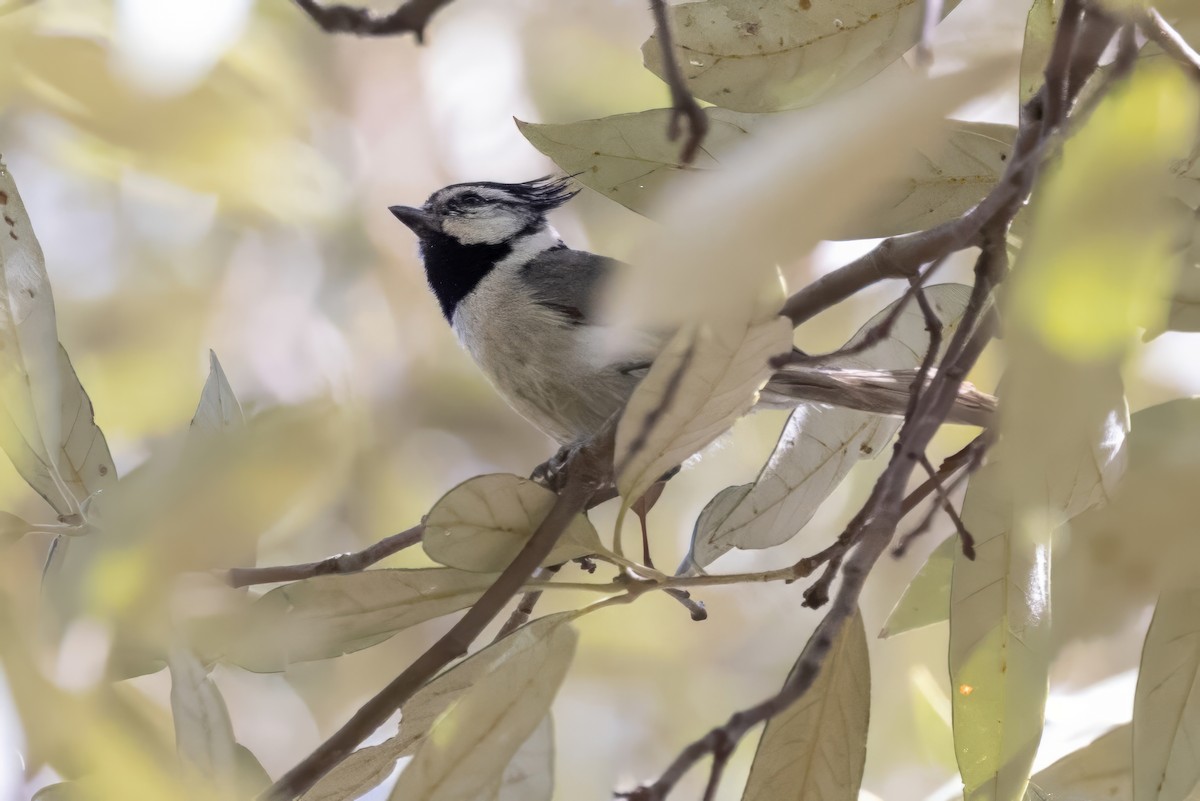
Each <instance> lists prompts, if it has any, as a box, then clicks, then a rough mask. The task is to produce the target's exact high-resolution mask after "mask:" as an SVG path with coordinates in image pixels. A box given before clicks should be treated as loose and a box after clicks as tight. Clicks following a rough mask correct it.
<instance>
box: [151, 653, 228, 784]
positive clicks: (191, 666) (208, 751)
mask: <svg viewBox="0 0 1200 801" xmlns="http://www.w3.org/2000/svg"><path fill="white" fill-rule="evenodd" d="M167 667H168V670H169V671H170V673H171V714H172V716H173V718H174V720H175V749H176V750H177V751H178V752H179V758H180V760H181V761H182V762H183V764H184V767H185V768H186V769H188V770H189V771H190V772H191V775H192V776H193V777H197V778H200V779H202V780H207V781H210V782H212V784H213V786H214V787H216V788H220V790H221V791H222V793H224V794H225V795H227V796H236V795H237V792H236V789H235V788H236V786H237V758H238V754H237V743H235V742H234V739H233V724H232V723H231V722H230V720H229V710H228V709H227V708H226V707H225V700H224V699H223V698H222V697H221V691H220V690H218V689H217V685H216V684H214V683H213V681H212V679H210V678H209V677H208V670H207V669H206V668H205V667H204V665H202V664H201V663H200V660H199V659H197V658H196V655H195V654H194V653H192V651H191V650H190V649H189V648H188V647H187V646H184V645H175V646H173V647H171V648H170V649H169V650H168V651H167Z"/></svg>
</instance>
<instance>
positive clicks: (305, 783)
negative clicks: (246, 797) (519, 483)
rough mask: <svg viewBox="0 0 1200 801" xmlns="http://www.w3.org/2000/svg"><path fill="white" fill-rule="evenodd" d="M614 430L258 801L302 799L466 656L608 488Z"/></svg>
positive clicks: (581, 454) (587, 450)
mask: <svg viewBox="0 0 1200 801" xmlns="http://www.w3.org/2000/svg"><path fill="white" fill-rule="evenodd" d="M615 431H616V420H615V418H614V419H612V420H610V421H609V422H608V423H607V424H605V426H604V427H603V428H602V429H601V430H600V432H599V433H597V434H596V436H595V437H594V438H593V439H592V440H591V441H590V442H589V443H588V444H587V445H586V446H584V447H582V448H580V449H578V450H576V451H575V452H574V454H573V456H572V459H571V461H570V463H569V465H568V467H569V470H568V471H567V480H566V485H565V486H564V487H563V489H562V491H561V492H560V493H559V495H558V498H557V500H556V501H555V502H554V506H553V507H551V509H550V511H549V513H548V514H547V515H546V517H545V519H544V520H542V522H541V524H540V525H539V526H538V528H537V530H536V531H535V532H534V534H533V536H532V537H530V539H529V541H528V542H526V543H525V546H524V547H523V548H522V549H521V551H520V553H518V554H517V556H516V558H514V559H513V561H512V563H511V564H509V566H508V567H506V568H505V569H504V572H502V573H501V574H500V576H499V577H498V578H497V579H496V581H495V583H493V584H492V586H490V587H489V588H488V589H487V591H486V592H484V594H483V596H482V597H480V599H479V600H478V601H477V602H476V603H475V604H474V605H473V606H472V607H471V608H470V609H469V610H468V611H467V613H466V614H465V615H464V616H463V617H462V618H461V619H460V620H459V621H458V622H457V623H456V624H454V626H453V627H452V628H451V629H450V631H448V632H447V633H446V634H445V635H444V636H443V637H442V638H441V639H439V640H438V641H437V642H436V643H434V644H433V645H432V646H430V648H429V649H428V650H427V651H425V653H423V654H422V655H421V656H419V657H418V658H417V659H416V661H414V662H413V663H412V664H411V665H409V666H408V667H407V668H406V669H405V670H404V671H403V672H402V673H401V674H400V675H399V676H397V677H396V678H395V679H393V680H392V682H391V683H390V684H388V685H387V686H386V687H384V688H383V689H382V690H380V691H379V693H377V694H376V695H375V696H374V697H373V698H371V699H370V700H369V701H367V702H366V703H365V704H364V705H363V706H362V707H360V708H359V710H358V711H357V712H355V713H354V715H353V716H352V717H351V718H350V720H349V721H347V722H346V723H345V724H344V725H343V726H342V727H341V728H340V729H338V730H337V731H336V732H335V733H334V734H333V735H332V736H331V737H330V738H329V739H327V740H326V741H325V742H324V743H322V744H321V745H320V746H318V747H317V749H316V750H315V751H313V752H312V753H311V754H309V755H308V756H307V757H305V758H304V759H303V760H301V761H300V763H299V764H297V765H296V766H295V767H294V768H292V769H291V770H289V771H288V772H287V773H285V774H284V775H283V776H282V777H281V778H280V779H279V780H278V781H277V782H275V783H274V784H273V785H271V787H269V788H268V789H267V790H265V791H264V792H263V794H262V795H261V796H260V797H259V801H291V799H294V798H296V797H297V796H299V795H302V794H303V793H304V792H306V791H307V790H308V789H310V788H311V787H312V786H313V785H314V784H316V783H317V781H318V780H320V778H321V777H322V776H324V775H325V774H326V773H328V772H329V771H330V770H331V769H332V768H333V767H334V766H335V765H337V764H338V763H339V762H341V761H342V760H343V759H345V758H346V757H347V756H348V755H349V754H350V753H351V752H352V751H353V750H354V749H355V748H356V747H357V746H358V744H359V743H361V742H362V741H363V740H365V739H366V738H367V737H368V736H369V735H370V734H371V733H372V732H374V731H375V730H376V729H378V728H379V727H380V726H381V725H382V724H383V723H384V722H385V721H386V720H387V719H388V718H389V717H390V716H391V715H392V714H393V713H394V712H395V711H396V710H397V709H399V708H400V707H401V706H402V705H403V704H404V702H405V701H407V700H408V699H409V698H410V697H412V694H413V693H414V692H416V691H417V690H418V689H419V688H420V687H421V686H422V685H423V684H424V683H425V682H427V681H428V680H429V679H431V678H432V677H433V676H434V675H436V674H437V673H438V672H439V671H440V670H442V669H443V668H445V667H446V666H447V665H449V664H450V663H451V662H453V661H454V660H455V659H458V658H459V657H461V656H463V655H464V654H466V653H467V650H468V649H469V648H470V646H471V643H472V642H474V641H475V639H476V638H477V637H478V636H479V634H480V632H482V631H483V629H484V628H485V627H486V626H487V625H488V623H490V622H491V621H492V620H493V619H494V618H495V617H496V616H497V615H498V614H499V613H500V611H501V610H502V609H503V608H504V607H505V605H507V604H508V602H509V600H510V599H511V598H512V597H513V596H514V595H516V594H517V593H518V592H519V591H520V590H521V588H522V587H523V586H524V585H525V584H526V582H527V581H528V580H529V577H530V576H532V575H533V572H534V571H535V570H536V569H537V567H538V565H540V564H541V563H542V561H543V560H544V559H545V558H546V556H547V555H548V554H549V553H550V551H551V550H552V549H553V548H554V544H555V543H556V542H557V541H558V538H559V537H560V536H562V533H563V531H564V530H566V528H567V526H568V525H570V523H571V521H572V520H573V519H574V518H575V516H576V515H577V514H579V513H580V512H582V511H584V509H585V508H586V507H587V505H588V502H589V501H590V500H591V498H592V496H593V495H594V494H595V493H596V492H597V491H598V490H599V489H600V488H602V487H604V486H606V485H607V484H608V483H609V481H610V480H611V470H612V449H613V439H614V434H615Z"/></svg>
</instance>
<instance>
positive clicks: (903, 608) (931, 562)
mask: <svg viewBox="0 0 1200 801" xmlns="http://www.w3.org/2000/svg"><path fill="white" fill-rule="evenodd" d="M961 549H962V544H961V543H960V542H959V539H958V535H957V534H952V535H950V536H949V537H947V538H946V539H945V540H944V541H943V542H942V544H941V545H939V546H938V547H937V548H935V549H934V551H933V553H931V554H930V555H929V559H928V560H926V562H925V564H924V565H922V566H921V569H920V571H918V572H917V575H916V576H915V577H914V578H913V580H912V581H910V582H909V583H908V586H907V587H905V588H904V593H903V594H902V595H901V596H900V600H898V601H896V605H895V606H894V607H892V612H891V614H890V615H888V618H887V620H886V621H885V622H884V624H883V630H882V631H880V632H879V636H880V637H884V638H886V637H892V636H894V635H896V634H903V633H904V632H906V631H912V630H914V629H919V628H922V627H924V626H929V625H932V624H934V623H941V622H942V621H943V620H945V619H946V617H947V616H948V615H949V614H950V574H951V572H952V571H953V570H954V555H955V553H957V552H958V551H959V550H961Z"/></svg>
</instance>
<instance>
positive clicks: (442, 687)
mask: <svg viewBox="0 0 1200 801" xmlns="http://www.w3.org/2000/svg"><path fill="white" fill-rule="evenodd" d="M577 616H578V613H577V612H560V613H558V614H555V615H547V616H545V617H541V618H538V619H537V620H534V621H533V622H532V623H529V624H527V625H525V626H523V627H522V628H520V629H518V632H527V636H525V637H522V638H520V639H517V638H516V637H515V634H516V633H517V632H514V634H510V635H509V636H507V637H505V638H504V639H502V640H500V641H498V642H495V643H492V644H491V645H489V646H487V647H486V648H483V649H482V650H480V651H477V652H476V653H474V654H472V655H471V656H469V657H467V658H466V659H464V660H463V661H462V662H460V663H459V664H457V665H455V666H454V667H452V668H450V669H449V670H447V671H446V672H444V673H442V674H440V675H438V676H437V677H436V678H435V679H433V680H432V681H430V682H429V683H428V684H426V685H425V686H424V687H422V688H421V689H420V690H418V691H417V692H416V693H414V694H413V697H412V698H410V699H409V700H408V703H407V704H405V705H404V709H403V712H402V714H401V720H400V732H399V733H398V734H397V735H396V736H394V737H392V738H390V739H388V740H386V741H385V742H383V743H380V744H379V745H372V746H367V747H366V748H360V749H359V750H357V751H355V752H354V753H353V754H351V755H350V756H349V757H347V758H346V759H344V760H343V761H342V762H340V763H338V765H337V766H336V767H335V768H334V769H333V770H331V771H329V773H327V774H326V775H325V776H324V777H323V778H322V779H321V780H320V781H319V782H317V784H316V785H315V786H314V787H313V788H312V789H311V790H309V791H308V792H307V793H305V794H304V795H303V796H301V801H341V799H345V798H358V797H360V796H361V795H363V794H364V793H366V792H367V791H368V790H370V789H371V788H372V787H376V786H377V785H379V784H381V783H382V782H383V780H384V779H386V778H387V777H388V776H390V775H391V774H392V770H393V769H394V768H395V766H396V760H397V759H400V758H401V757H404V756H408V755H409V754H411V753H412V752H413V751H414V750H415V749H416V747H417V746H418V745H419V744H420V743H421V741H422V740H424V738H425V737H426V736H427V735H428V734H429V730H430V728H431V727H432V726H433V724H434V721H436V720H437V719H438V718H440V717H441V715H442V713H443V712H445V711H446V709H447V708H448V707H449V706H450V705H451V704H453V703H454V702H455V701H457V700H458V699H459V698H460V697H461V696H462V694H463V693H464V692H466V691H467V690H468V689H469V688H471V687H473V686H474V685H475V684H476V683H477V682H478V681H479V680H480V678H481V677H482V676H484V675H486V674H487V673H489V672H491V670H492V668H493V667H494V666H495V665H496V664H497V663H499V662H500V661H501V660H502V659H505V658H507V656H508V654H509V653H510V652H511V651H513V650H514V649H526V648H529V647H530V646H531V645H532V644H533V643H537V642H540V641H542V640H543V639H545V638H547V637H549V636H550V635H551V634H552V633H553V632H554V631H555V630H556V629H557V628H558V627H559V626H562V625H563V624H564V623H569V622H570V621H571V620H573V619H574V618H575V617H577ZM504 801H508V799H504Z"/></svg>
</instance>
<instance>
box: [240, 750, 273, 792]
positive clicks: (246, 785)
mask: <svg viewBox="0 0 1200 801" xmlns="http://www.w3.org/2000/svg"><path fill="white" fill-rule="evenodd" d="M233 749H234V759H235V760H236V761H237V765H236V769H237V786H238V794H239V797H244V798H257V797H258V794H259V793H261V792H262V791H263V790H265V789H267V788H268V787H270V786H271V776H270V774H269V773H267V771H266V768H264V767H263V766H262V763H261V762H259V761H258V757H256V756H254V752H253V751H251V750H250V749H249V748H247V747H246V746H244V745H242V744H241V743H234V745H233Z"/></svg>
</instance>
